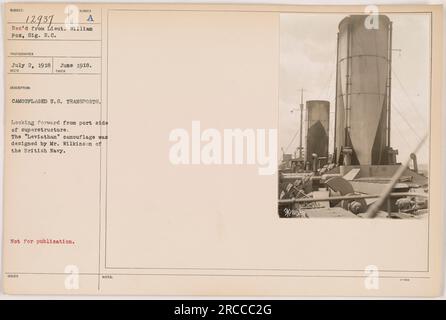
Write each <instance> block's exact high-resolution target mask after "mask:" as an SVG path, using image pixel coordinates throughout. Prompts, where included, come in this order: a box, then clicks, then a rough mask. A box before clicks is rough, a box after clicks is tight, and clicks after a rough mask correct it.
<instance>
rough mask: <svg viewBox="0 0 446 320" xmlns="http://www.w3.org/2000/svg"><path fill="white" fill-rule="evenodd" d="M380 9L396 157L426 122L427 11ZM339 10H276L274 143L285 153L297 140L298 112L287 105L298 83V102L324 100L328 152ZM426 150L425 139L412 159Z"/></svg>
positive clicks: (403, 155) (294, 102) (405, 152)
mask: <svg viewBox="0 0 446 320" xmlns="http://www.w3.org/2000/svg"><path fill="white" fill-rule="evenodd" d="M382 14H384V13H382ZM386 15H387V16H388V17H389V18H390V20H391V21H392V22H393V35H392V37H393V45H392V47H393V55H392V93H391V95H392V99H391V101H392V109H391V141H392V142H391V144H392V147H393V148H394V149H397V150H398V155H397V161H398V162H404V161H406V159H407V158H408V157H409V154H410V153H411V152H412V151H413V149H415V147H416V146H417V144H418V142H419V141H420V140H421V138H422V137H423V136H424V135H425V133H426V132H427V130H428V128H429V104H430V56H431V53H430V16H429V15H428V14H422V13H420V14H413V13H410V14H386ZM345 16H346V15H345V14H331V13H330V14H302V13H287V14H281V17H280V84H279V90H280V92H279V97H280V99H279V149H281V148H283V149H286V152H287V153H292V152H294V151H295V150H296V148H297V147H298V146H299V133H297V136H296V137H295V139H294V141H293V136H295V134H296V132H297V131H298V130H299V112H292V111H293V109H298V108H299V103H300V89H301V88H303V89H304V92H303V94H304V103H305V101H306V100H328V101H330V112H331V114H330V116H332V117H330V118H331V123H330V138H329V139H330V153H332V152H333V139H334V138H333V137H334V106H335V93H336V92H335V85H336V41H337V40H336V39H337V32H338V24H339V22H340V21H341V20H342V19H343V18H344V17H345ZM304 119H305V114H304ZM305 127H306V124H305V123H304V128H305ZM303 145H304V147H305V130H304V136H303ZM428 150H429V148H428V142H426V143H425V145H424V146H423V147H422V148H421V149H420V151H419V152H418V153H417V158H418V163H420V164H427V163H428V161H429V154H428ZM279 159H281V156H280V157H279Z"/></svg>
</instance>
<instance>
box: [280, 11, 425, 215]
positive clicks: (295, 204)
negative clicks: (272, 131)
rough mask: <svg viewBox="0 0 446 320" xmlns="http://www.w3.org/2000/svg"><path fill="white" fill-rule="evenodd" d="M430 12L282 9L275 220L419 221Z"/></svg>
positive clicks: (422, 196)
mask: <svg viewBox="0 0 446 320" xmlns="http://www.w3.org/2000/svg"><path fill="white" fill-rule="evenodd" d="M430 19H431V18H430V15H429V14H423V13H404V14H401V13H398V14H397V13H391V12H389V13H386V12H375V13H373V14H360V13H358V14H337V13H336V14H335V13H328V14H311V13H298V14H293V13H291V14H281V16H280V85H279V87H280V92H279V99H280V101H279V129H278V132H279V144H278V147H279V150H278V152H279V156H278V161H279V164H278V166H279V167H278V188H279V190H278V195H279V199H278V214H279V217H280V218H386V219H425V218H426V217H427V216H428V191H429V131H428V128H429V121H430V119H429V117H430V112H429V111H430V85H431V84H430V73H431V62H430V61H431V42H430V39H431V37H430V28H431V21H430Z"/></svg>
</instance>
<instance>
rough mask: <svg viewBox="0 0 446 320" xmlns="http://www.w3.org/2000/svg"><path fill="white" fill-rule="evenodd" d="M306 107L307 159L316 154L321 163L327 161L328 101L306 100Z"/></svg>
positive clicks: (310, 159) (309, 159)
mask: <svg viewBox="0 0 446 320" xmlns="http://www.w3.org/2000/svg"><path fill="white" fill-rule="evenodd" d="M306 107H307V148H306V156H307V159H306V160H307V161H310V162H311V161H313V160H312V159H313V158H312V155H313V154H317V155H318V157H319V159H321V162H322V163H324V162H325V163H326V162H327V161H328V144H329V141H328V135H329V132H330V130H329V126H330V120H329V119H330V102H328V101H323V100H308V101H307V103H306Z"/></svg>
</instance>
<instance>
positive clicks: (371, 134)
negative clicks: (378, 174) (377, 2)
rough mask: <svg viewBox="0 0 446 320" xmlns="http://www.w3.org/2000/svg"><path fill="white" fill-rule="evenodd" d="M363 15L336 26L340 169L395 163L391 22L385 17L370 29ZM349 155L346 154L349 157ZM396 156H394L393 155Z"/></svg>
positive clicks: (380, 17)
mask: <svg viewBox="0 0 446 320" xmlns="http://www.w3.org/2000/svg"><path fill="white" fill-rule="evenodd" d="M367 17H369V16H367V15H351V16H348V17H346V18H344V19H343V20H342V21H341V22H340V24H339V33H338V49H337V72H336V73H337V77H336V117H335V121H336V125H335V143H334V145H335V157H336V161H337V162H338V164H344V160H345V159H344V155H345V156H347V157H348V158H349V159H348V161H349V162H350V163H351V164H352V165H380V164H390V163H391V162H393V161H392V160H391V159H392V152H393V151H392V150H391V148H390V84H391V83H390V80H391V77H390V76H391V53H392V22H391V21H390V20H389V18H388V17H387V16H385V15H379V16H376V17H375V19H379V20H378V22H379V24H378V28H377V29H370V26H369V24H367V21H366V19H367ZM347 153H349V154H348V155H347ZM393 154H394V153H393Z"/></svg>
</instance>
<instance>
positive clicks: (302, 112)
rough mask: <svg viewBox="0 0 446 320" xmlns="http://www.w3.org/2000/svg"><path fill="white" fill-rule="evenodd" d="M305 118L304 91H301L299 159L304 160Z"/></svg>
mask: <svg viewBox="0 0 446 320" xmlns="http://www.w3.org/2000/svg"><path fill="white" fill-rule="evenodd" d="M303 116H304V89H303V88H302V89H300V142H299V158H301V159H302V151H303V148H302V127H303Z"/></svg>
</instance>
